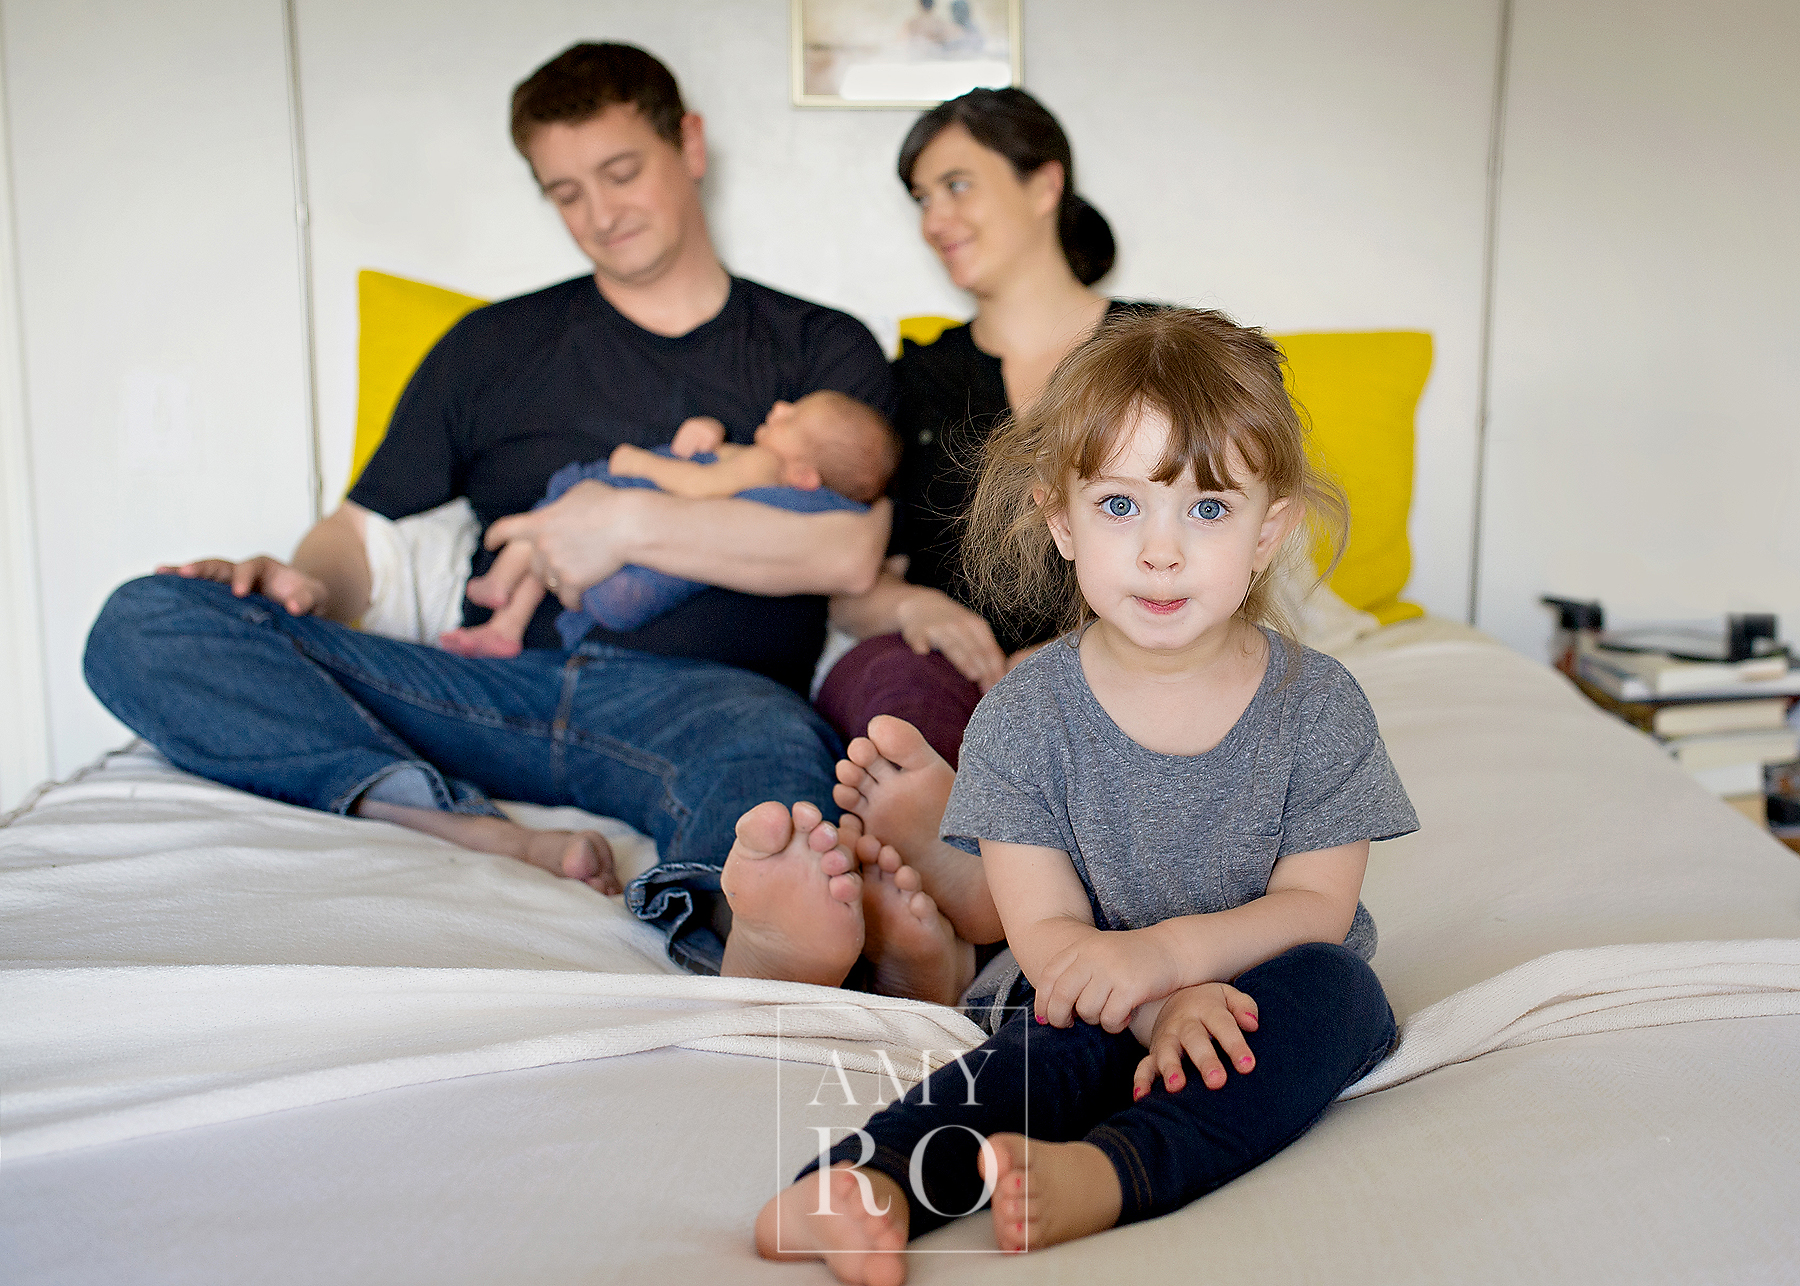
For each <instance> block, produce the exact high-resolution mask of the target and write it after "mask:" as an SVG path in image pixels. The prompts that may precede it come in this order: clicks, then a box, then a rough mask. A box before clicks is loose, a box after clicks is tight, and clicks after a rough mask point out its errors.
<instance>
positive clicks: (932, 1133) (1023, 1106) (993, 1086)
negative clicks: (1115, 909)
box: [801, 943, 1395, 1237]
mask: <svg viewBox="0 0 1800 1286" xmlns="http://www.w3.org/2000/svg"><path fill="white" fill-rule="evenodd" d="M1234 985H1235V986H1236V987H1237V988H1238V990H1240V991H1242V992H1244V993H1245V994H1246V995H1248V996H1249V997H1250V998H1251V999H1252V1000H1254V1001H1255V1002H1256V1007H1257V1019H1258V1026H1257V1029H1256V1030H1255V1031H1254V1032H1248V1033H1246V1034H1245V1040H1246V1042H1247V1043H1248V1044H1249V1046H1250V1050H1251V1052H1252V1053H1253V1054H1255V1056H1256V1065H1255V1067H1254V1068H1253V1069H1252V1070H1251V1071H1250V1072H1248V1073H1239V1072H1237V1071H1236V1070H1231V1071H1229V1074H1228V1075H1227V1077H1226V1080H1225V1084H1224V1086H1223V1087H1222V1088H1220V1089H1216V1090H1209V1089H1207V1088H1206V1086H1205V1085H1204V1084H1203V1083H1202V1082H1201V1080H1200V1078H1199V1077H1198V1076H1197V1075H1196V1074H1195V1073H1194V1068H1193V1064H1192V1063H1191V1062H1185V1063H1184V1067H1185V1069H1186V1071H1187V1074H1188V1075H1187V1082H1186V1085H1185V1086H1184V1087H1183V1088H1182V1089H1181V1090H1180V1091H1178V1092H1176V1093H1170V1092H1169V1090H1168V1089H1167V1088H1166V1087H1165V1086H1164V1085H1163V1083H1162V1081H1161V1080H1160V1079H1158V1081H1157V1083H1156V1087H1155V1088H1154V1089H1153V1090H1152V1091H1151V1092H1150V1095H1149V1096H1148V1097H1147V1098H1145V1099H1143V1100H1141V1101H1140V1102H1137V1103H1133V1102H1132V1100H1131V1087H1132V1076H1133V1073H1134V1072H1135V1071H1136V1070H1137V1065H1138V1063H1139V1061H1140V1060H1141V1059H1142V1058H1143V1056H1144V1049H1143V1046H1141V1045H1139V1044H1138V1042H1137V1040H1136V1038H1134V1037H1133V1036H1132V1034H1131V1033H1130V1032H1129V1031H1124V1032H1120V1033H1118V1034H1117V1035H1112V1034H1109V1033H1108V1032H1106V1031H1104V1030H1103V1029H1101V1028H1099V1027H1096V1026H1092V1025H1090V1024H1088V1023H1084V1022H1081V1021H1080V1020H1077V1021H1076V1022H1075V1023H1074V1025H1073V1026H1071V1027H1067V1028H1057V1027H1050V1026H1040V1025H1039V1024H1038V1023H1037V1022H1036V1020H1035V1019H1033V1017H1032V1016H1031V1011H1030V1009H1029V1008H1028V1007H1027V1008H1026V1009H1025V1010H1023V1011H1022V1012H1020V1013H1018V1014H1016V1015H1015V1016H1014V1017H1013V1018H1012V1019H1011V1020H1010V1021H1008V1022H1007V1023H1006V1025H1005V1026H1004V1027H1002V1028H1001V1029H1000V1031H999V1033H998V1034H997V1035H995V1036H994V1037H993V1038H992V1039H991V1040H989V1041H988V1042H987V1043H986V1044H984V1045H982V1046H980V1047H979V1048H977V1049H974V1050H971V1051H970V1052H969V1053H967V1054H965V1055H963V1058H962V1060H961V1061H960V1062H950V1063H946V1064H945V1065H944V1066H943V1067H941V1068H939V1069H938V1070H937V1071H936V1072H935V1073H933V1074H932V1076H931V1077H930V1078H929V1079H928V1080H926V1081H923V1082H921V1083H920V1084H918V1085H916V1086H914V1087H913V1089H912V1090H911V1092H910V1093H908V1094H907V1095H906V1096H905V1097H904V1098H902V1099H899V1100H896V1101H895V1102H893V1103H891V1104H889V1105H888V1106H887V1107H886V1108H884V1109H883V1110H882V1111H880V1112H878V1113H876V1114H875V1116H873V1117H872V1118H870V1120H869V1123H868V1125H867V1126H865V1127H864V1131H863V1133H862V1134H852V1135H851V1136H850V1137H848V1138H846V1139H844V1140H843V1141H842V1142H840V1143H839V1144H838V1145H837V1146H836V1147H835V1148H833V1149H832V1151H831V1154H830V1160H831V1162H832V1163H834V1164H835V1163H837V1162H840V1161H851V1162H861V1163H863V1164H866V1166H867V1167H868V1168H870V1169H874V1170H879V1171H881V1172H882V1173H883V1174H885V1175H887V1176H888V1177H889V1178H890V1179H892V1180H893V1181H894V1182H895V1183H896V1184H898V1185H899V1186H900V1189H901V1191H903V1192H905V1193H906V1194H907V1197H908V1200H909V1201H910V1202H911V1205H912V1221H911V1229H912V1235H913V1236H915V1237H916V1236H918V1235H920V1234H921V1233H925V1232H929V1231H930V1230H931V1229H933V1228H936V1227H939V1226H941V1225H942V1224H945V1223H947V1222H949V1221H950V1220H951V1219H954V1218H958V1217H960V1216H962V1215H965V1214H970V1213H972V1212H973V1211H975V1210H976V1209H978V1208H979V1207H980V1206H981V1204H982V1200H983V1197H984V1195H985V1192H984V1186H983V1181H982V1177H981V1173H980V1171H979V1170H978V1169H977V1166H976V1158H977V1156H978V1155H979V1153H980V1148H981V1140H983V1139H985V1138H986V1137H987V1136H988V1135H990V1134H996V1133H1003V1132H1008V1131H1010V1132H1015V1133H1020V1134H1026V1135H1029V1136H1030V1137H1031V1138H1034V1139H1042V1140H1046V1141H1048V1142H1055V1143H1062V1142H1068V1141H1070V1140H1074V1139H1084V1140H1086V1141H1087V1142H1089V1143H1092V1144H1094V1145H1095V1146H1096V1147H1098V1148H1099V1149H1100V1150H1101V1151H1103V1152H1105V1153H1106V1155H1107V1156H1108V1158H1110V1159H1111V1161H1112V1163H1113V1169H1114V1170H1116V1171H1117V1172H1118V1176H1119V1187H1120V1188H1121V1190H1122V1191H1123V1193H1124V1206H1123V1209H1122V1211H1121V1213H1120V1216H1119V1222H1120V1223H1130V1222H1132V1221H1134V1220H1138V1219H1148V1218H1150V1217H1152V1216H1154V1215H1160V1214H1166V1213H1168V1212H1169V1211H1171V1210H1177V1209H1179V1208H1181V1207H1182V1206H1184V1205H1186V1204H1187V1203H1188V1202H1190V1201H1192V1200H1194V1199H1195V1198H1196V1197H1199V1196H1203V1195H1204V1194H1206V1193H1208V1192H1211V1191H1212V1190H1213V1189H1214V1188H1217V1187H1219V1186H1220V1185H1222V1184H1225V1183H1228V1182H1230V1181H1231V1180H1232V1179H1234V1178H1236V1177H1237V1176H1238V1175H1240V1174H1243V1173H1244V1172H1245V1171H1246V1170H1249V1169H1251V1168H1252V1167H1254V1166H1257V1165H1260V1164H1261V1163H1262V1162H1263V1161H1265V1160H1267V1159H1268V1158H1269V1157H1271V1156H1274V1155H1275V1153H1277V1152H1279V1151H1281V1149H1282V1148H1284V1147H1286V1146H1287V1145H1288V1144H1289V1143H1292V1142H1293V1141H1294V1140H1295V1139H1297V1138H1299V1137H1300V1135H1302V1134H1304V1133H1305V1132H1306V1130H1307V1128H1308V1127H1310V1126H1311V1125H1312V1123H1313V1122H1314V1121H1316V1120H1318V1119H1319V1117H1320V1116H1321V1115H1322V1114H1323V1113H1324V1111H1325V1109H1326V1108H1327V1107H1329V1106H1330V1105H1331V1102H1332V1100H1333V1099H1335V1098H1336V1097H1337V1096H1338V1094H1339V1092H1340V1091H1342V1090H1343V1089H1344V1088H1345V1087H1346V1086H1348V1085H1349V1084H1350V1083H1351V1082H1353V1081H1355V1080H1357V1079H1358V1078H1359V1077H1361V1076H1362V1075H1363V1074H1364V1073H1365V1072H1367V1071H1368V1070H1369V1069H1370V1068H1372V1067H1373V1066H1374V1065H1375V1064H1376V1063H1378V1062H1380V1061H1381V1060H1382V1059H1383V1058H1385V1057H1386V1056H1387V1054H1388V1051H1389V1050H1390V1049H1392V1048H1393V1045H1394V1041H1395V1028H1394V1014H1393V1011H1392V1010H1391V1009H1390V1008H1389V1007H1388V1003H1387V997H1386V996H1385V995H1384V994H1383V993H1382V990H1381V983H1380V982H1379V981H1378V980H1377V979H1376V977H1375V974H1374V971H1373V970H1371V969H1370V968H1369V966H1368V965H1367V963H1365V962H1364V961H1363V960H1362V958H1361V957H1360V956H1358V955H1356V954H1355V953H1354V952H1352V951H1349V950H1346V949H1345V948H1344V947H1341V946H1336V945H1332V944H1327V943H1308V944H1306V945H1304V946H1298V947H1295V948H1293V949H1292V950H1291V951H1287V952H1285V953H1283V954H1282V955H1279V956H1277V957H1275V959H1273V960H1270V961H1267V962H1266V963H1264V964H1260V965H1258V966H1256V967H1255V968H1254V969H1251V970H1249V971H1248V972H1246V973H1245V974H1244V975H1243V976H1242V977H1240V978H1238V979H1237V981H1236V983H1235V984H1234ZM1025 1004H1026V1005H1027V1006H1029V1004H1030V995H1029V993H1028V994H1027V996H1026V999H1025ZM945 1127H950V1128H945ZM871 1153H872V1155H870V1154H871ZM915 1158H916V1160H915ZM816 1168H817V1163H816V1162H815V1163H814V1164H813V1165H809V1166H808V1167H807V1168H806V1169H805V1170H803V1171H801V1174H803V1175H804V1174H806V1173H808V1172H809V1171H811V1170H813V1169H816Z"/></svg>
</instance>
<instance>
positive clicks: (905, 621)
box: [894, 585, 1006, 692]
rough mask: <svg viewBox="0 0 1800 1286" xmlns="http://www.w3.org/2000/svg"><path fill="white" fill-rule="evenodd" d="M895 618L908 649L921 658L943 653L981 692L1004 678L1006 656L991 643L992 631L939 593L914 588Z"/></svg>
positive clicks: (978, 616) (896, 610) (953, 601)
mask: <svg viewBox="0 0 1800 1286" xmlns="http://www.w3.org/2000/svg"><path fill="white" fill-rule="evenodd" d="M894 615H895V617H896V619H897V622H898V624H899V627H900V637H901V638H903V639H905V640H906V645H907V646H908V647H910V648H911V649H912V650H913V651H914V652H915V653H917V654H918V655H920V656H924V655H925V654H926V653H927V652H931V651H933V650H936V651H939V652H942V653H943V654H944V657H945V659H947V660H948V661H949V662H950V664H951V665H954V666H955V667H956V670H957V673H959V674H961V675H962V676H963V678H965V679H967V680H968V681H969V682H971V683H973V684H975V685H976V686H978V687H979V688H980V689H981V690H982V691H983V692H986V691H987V690H988V689H989V688H991V687H993V686H994V685H995V684H996V683H998V682H1000V680H1001V678H1003V677H1004V676H1005V674H1006V653H1004V652H1002V651H1001V650H1000V645H999V643H997V642H995V641H994V631H993V627H992V626H990V625H989V624H988V623H987V622H986V621H985V620H983V619H982V618H981V616H980V615H979V614H977V613H975V612H971V611H970V610H969V609H968V608H966V607H964V606H963V605H962V604H961V603H958V602H957V601H956V600H955V599H953V598H951V597H950V596H949V595H948V594H945V593H943V592H942V591H941V590H935V589H932V588H930V587H929V586H926V585H915V586H913V587H912V592H911V593H909V594H907V595H906V596H905V597H904V598H902V599H901V600H900V603H899V606H898V607H897V608H896V609H895V612H894Z"/></svg>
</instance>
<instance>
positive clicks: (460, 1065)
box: [0, 965, 981, 1160]
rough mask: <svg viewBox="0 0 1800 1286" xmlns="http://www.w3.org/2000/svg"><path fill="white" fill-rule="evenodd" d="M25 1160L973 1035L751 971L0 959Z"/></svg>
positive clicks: (918, 1046)
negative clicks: (380, 1106) (351, 1102)
mask: <svg viewBox="0 0 1800 1286" xmlns="http://www.w3.org/2000/svg"><path fill="white" fill-rule="evenodd" d="M0 1013H4V1014H5V1015H6V1018H5V1022H4V1024H3V1025H0V1066H4V1067H5V1068H6V1113H5V1118H4V1127H3V1129H4V1132H3V1134H0V1150H3V1151H4V1153H5V1155H6V1156H7V1157H8V1158H10V1159H14V1160H17V1159H18V1158H20V1157H27V1156H38V1155H43V1154H45V1153H50V1152H61V1151H67V1150H69V1149H72V1148H81V1147H92V1146H94V1145H96V1144H101V1143H112V1142H117V1141H118V1140H121V1139H129V1138H137V1137H141V1136H143V1135H148V1134H161V1133H166V1132H168V1131H170V1130H182V1129H187V1128H189V1127H190V1126H195V1125H210V1124H215V1123H218V1122H221V1121H231V1120H237V1119H239V1118H242V1117H248V1116H259V1115H262V1114H264V1113H267V1112H278V1111H282V1110H284V1109H286V1108H292V1107H304V1106H307V1105H309V1104H314V1103H324V1102H329V1101H331V1100H335V1099H342V1098H352V1097H355V1096H357V1095H361V1094H372V1093H375V1092H376V1091H378V1090H384V1089H392V1088H395V1087H397V1086H402V1085H418V1084H423V1083H425V1082H429V1081H440V1080H448V1079H451V1078H453V1077H460V1076H475V1075H479V1074H481V1073H484V1072H504V1071H515V1070H518V1069H520V1068H526V1067H543V1066H546V1065H549V1064H552V1063H569V1062H577V1061H581V1060H585V1059H591V1058H610V1057H613V1056H615V1055H619V1054H635V1053H639V1052H641V1051H643V1050H649V1049H663V1048H667V1047H671V1046H678V1047H680V1048H683V1049H698V1050H709V1051H713V1052H716V1053H724V1054H747V1055H754V1056H758V1057H763V1058H779V1059H781V1060H783V1061H784V1062H789V1063H809V1064H824V1065H828V1066H836V1067H843V1068H844V1069H845V1070H847V1071H863V1072H871V1073H874V1074H876V1075H882V1074H884V1073H891V1074H893V1075H894V1076H895V1077H896V1078H899V1079H901V1080H903V1081H907V1082H909V1081H910V1080H913V1079H917V1077H918V1075H919V1070H920V1067H921V1065H922V1064H923V1065H925V1066H928V1067H930V1068H931V1069H934V1070H935V1069H936V1068H937V1067H938V1066H940V1065H942V1064H943V1063H945V1062H947V1061H949V1059H950V1058H951V1057H953V1056H954V1055H955V1054H957V1053H959V1052H961V1051H963V1050H966V1049H969V1048H972V1047H973V1046H974V1045H976V1044H978V1043H980V1040H981V1032H980V1031H979V1030H978V1029H977V1028H976V1027H975V1025H974V1024H973V1023H971V1022H969V1021H968V1020H967V1019H966V1018H963V1017H961V1016H960V1015H958V1014H957V1013H956V1012H955V1011H953V1010H950V1009H945V1008H943V1007H942V1006H938V1005H928V1004H923V1003H920V1002H917V1001H907V1000H889V999H886V998H883V997H877V996H859V995H853V994H851V993H849V992H844V991H839V990H837V989H836V988H832V987H814V986H807V985H803V984H800V983H783V982H766V981H762V980H760V979H746V978H697V977H690V976H686V975H677V976H659V975H631V974H597V973H579V972H570V971H560V970H508V969H406V968H386V969H383V968H353V967H332V966H318V965H311V966H309V965H298V966H282V965H263V966H257V965H248V966H231V965H223V966H216V965H175V966H157V965H147V966H139V967H100V968H81V967H73V968H64V969H16V970H9V971H5V972H0Z"/></svg>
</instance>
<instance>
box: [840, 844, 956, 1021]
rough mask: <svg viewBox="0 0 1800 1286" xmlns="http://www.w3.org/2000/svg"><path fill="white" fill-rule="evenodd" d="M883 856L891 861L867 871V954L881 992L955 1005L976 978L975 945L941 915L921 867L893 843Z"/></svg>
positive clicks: (864, 885) (865, 868) (872, 866)
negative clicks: (909, 861) (902, 855)
mask: <svg viewBox="0 0 1800 1286" xmlns="http://www.w3.org/2000/svg"><path fill="white" fill-rule="evenodd" d="M864 847H867V844H865V845H864ZM880 856H881V857H884V858H886V859H888V862H883V863H878V864H873V865H870V864H865V865H864V866H863V872H862V877H863V954H864V955H865V956H867V957H868V958H869V960H870V962H871V963H873V964H874V966H875V991H876V993H877V994H878V995H883V996H905V997H907V998H909V999H912V1000H930V1001H933V1002H935V1003H937V1004H940V1005H954V1004H955V1003H956V1002H957V1001H958V1000H960V999H961V998H962V994H963V992H964V991H965V990H967V989H968V986H969V984H970V983H971V982H973V981H974V980H975V948H974V947H972V946H970V945H969V944H968V943H967V942H964V941H963V940H962V939H961V938H959V937H957V936H956V930H955V929H954V928H952V927H951V925H950V921H948V920H946V919H945V918H944V917H943V916H942V915H941V914H939V912H938V909H937V903H936V902H933V901H932V900H931V895H930V894H929V893H926V892H924V891H923V889H922V887H921V884H920V881H919V873H918V872H917V871H915V870H913V868H912V867H910V866H907V865H905V864H904V863H902V862H901V861H900V857H899V854H897V853H895V852H894V850H893V849H892V848H891V847H890V848H887V849H885V850H883V851H882V852H881V854H880ZM889 863H891V866H890V865H889Z"/></svg>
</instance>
